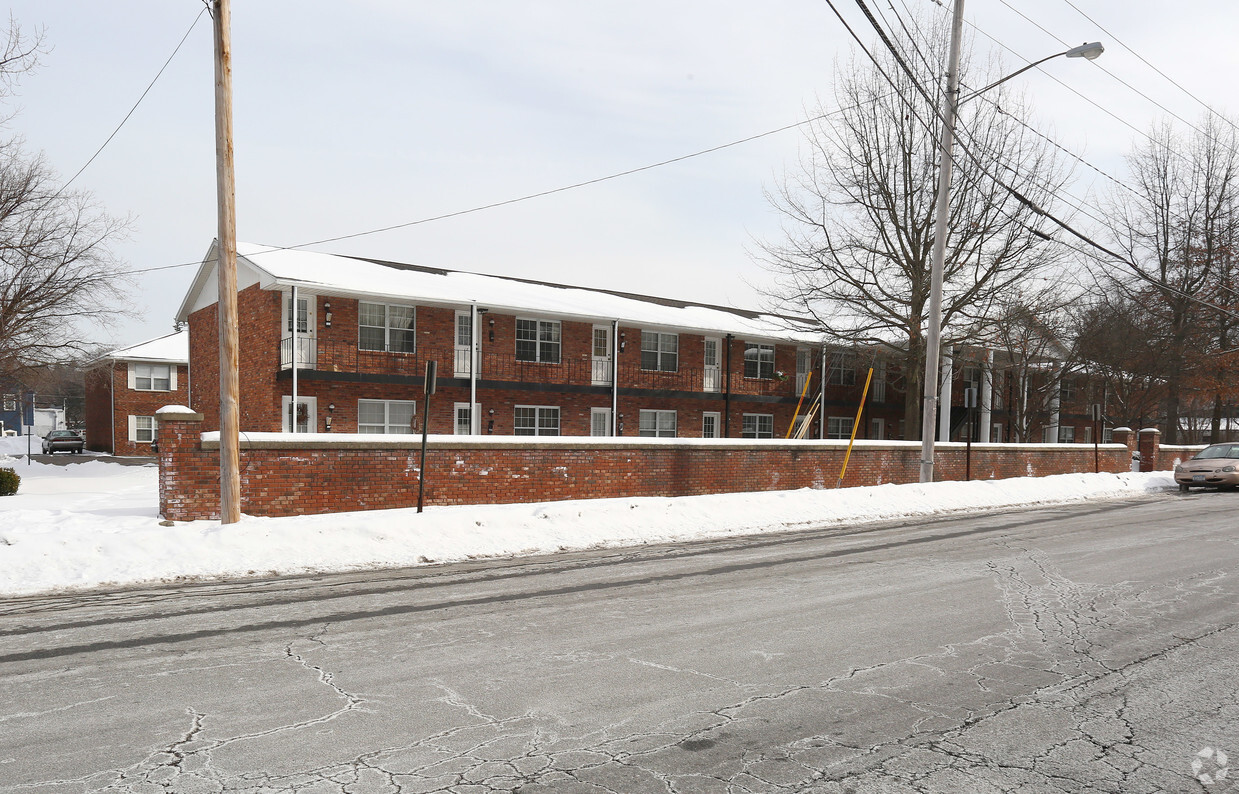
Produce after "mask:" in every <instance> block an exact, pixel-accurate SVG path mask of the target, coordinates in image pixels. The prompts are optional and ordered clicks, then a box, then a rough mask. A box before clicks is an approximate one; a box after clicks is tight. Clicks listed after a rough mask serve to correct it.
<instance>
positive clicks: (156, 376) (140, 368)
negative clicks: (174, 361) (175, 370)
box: [133, 364, 172, 391]
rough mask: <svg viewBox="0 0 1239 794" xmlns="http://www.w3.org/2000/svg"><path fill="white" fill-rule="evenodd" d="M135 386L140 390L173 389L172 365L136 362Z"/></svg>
mask: <svg viewBox="0 0 1239 794" xmlns="http://www.w3.org/2000/svg"><path fill="white" fill-rule="evenodd" d="M133 388H135V389H137V390H138V391H172V365H171V364H135V365H134V373H133Z"/></svg>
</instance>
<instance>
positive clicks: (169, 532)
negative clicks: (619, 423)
mask: <svg viewBox="0 0 1239 794" xmlns="http://www.w3.org/2000/svg"><path fill="white" fill-rule="evenodd" d="M18 442H23V443H22V445H21V446H20V448H19V447H18ZM6 445H7V446H6ZM6 451H7V452H8V453H9V454H10V455H16V454H18V453H20V452H24V451H25V447H24V439H0V466H6V465H11V466H13V467H14V468H15V469H16V470H17V471H18V472H19V474H20V475H21V476H22V478H23V479H22V484H21V490H20V491H19V493H18V494H17V495H16V496H9V497H3V498H0V594H8V595H22V594H31V593H37V592H48V591H54V590H64V589H70V588H78V589H80V588H90V587H95V586H100V585H104V586H111V587H115V586H123V585H127V584H133V583H157V582H161V581H162V582H170V581H177V580H186V579H199V580H201V579H216V578H236V577H251V576H255V575H268V574H271V575H275V574H292V573H309V572H322V571H348V570H365V569H372V568H381V567H400V566H413V565H426V564H434V563H443V562H453V561H461V560H468V559H476V558H479V557H503V556H516V555H525V554H537V553H549V552H556V551H564V550H571V549H585V548H591V547H616V546H631V545H639V544H643V543H661V542H672V541H681V542H683V541H692V540H700V539H704V538H711V537H727V536H736V535H747V534H760V533H768V532H780V531H786V530H788V529H797V528H804V527H821V526H856V525H859V524H862V523H865V522H873V521H889V520H892V519H898V518H904V517H913V516H934V515H943V514H948V513H954V512H961V511H963V512H967V511H977V510H993V509H1001V508H1004V507H1012V506H1019V505H1036V504H1055V503H1069V502H1079V501H1081V500H1085V499H1113V498H1127V497H1131V496H1139V495H1144V494H1146V493H1155V492H1161V491H1164V490H1166V489H1167V488H1172V487H1174V484H1173V482H1171V479H1170V476H1169V474H1168V473H1155V474H1074V475H1061V476H1057V477H1045V478H1040V479H1029V478H1026V479H1011V480H998V481H984V482H971V483H962V482H946V483H934V484H930V485H883V486H878V487H873V488H847V489H842V490H827V491H812V490H800V491H775V492H767V493H746V494H724V495H718V496H697V497H682V498H676V499H650V498H643V499H605V500H602V499H600V500H585V501H579V502H556V503H546V504H534V505H498V506H490V507H486V506H483V507H478V506H468V507H440V508H430V509H428V510H427V511H426V512H425V513H422V514H420V515H419V514H417V513H416V512H415V511H413V510H385V511H370V512H360V513H340V514H335V515H328V516H306V517H299V518H247V519H244V520H243V521H241V522H239V523H237V524H231V525H228V526H220V524H219V523H218V522H211V521H197V522H192V523H188V524H179V525H177V526H173V527H166V526H161V525H160V523H159V517H158V501H157V492H156V488H157V479H158V477H157V475H158V472H157V471H156V469H155V468H154V467H153V466H148V467H125V466H121V465H118V464H115V463H108V462H104V461H102V460H89V459H88V460H84V461H81V462H80V463H76V464H74V465H48V464H45V463H40V462H35V463H29V464H28V463H27V461H25V460H17V459H13V458H9V459H8V460H7V462H6V460H5V458H4V457H3V453H5V452H6ZM78 460H81V459H80V458H78ZM60 462H63V461H60Z"/></svg>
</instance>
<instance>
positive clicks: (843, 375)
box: [826, 362, 856, 386]
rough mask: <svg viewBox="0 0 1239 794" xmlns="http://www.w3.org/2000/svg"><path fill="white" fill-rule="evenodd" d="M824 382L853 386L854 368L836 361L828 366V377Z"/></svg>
mask: <svg viewBox="0 0 1239 794" xmlns="http://www.w3.org/2000/svg"><path fill="white" fill-rule="evenodd" d="M826 382H827V383H829V384H830V385H831V386H855V385H856V370H855V369H854V368H852V367H851V366H849V365H846V364H841V363H838V362H836V363H835V364H834V365H833V366H831V368H830V377H829V378H827V379H826Z"/></svg>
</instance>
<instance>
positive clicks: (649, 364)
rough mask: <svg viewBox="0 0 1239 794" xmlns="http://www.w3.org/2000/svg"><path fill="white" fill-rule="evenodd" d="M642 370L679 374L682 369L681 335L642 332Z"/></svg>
mask: <svg viewBox="0 0 1239 794" xmlns="http://www.w3.org/2000/svg"><path fill="white" fill-rule="evenodd" d="M641 369H653V370H659V371H661V372H678V371H679V369H680V337H679V335H678V334H664V333H660V332H658V331H642V332H641Z"/></svg>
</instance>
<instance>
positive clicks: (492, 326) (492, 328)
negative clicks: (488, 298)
mask: <svg viewBox="0 0 1239 794" xmlns="http://www.w3.org/2000/svg"><path fill="white" fill-rule="evenodd" d="M488 322H489V323H490V341H491V342H493V341H495V318H494V317H492V318H490V320H489V321H488Z"/></svg>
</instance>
